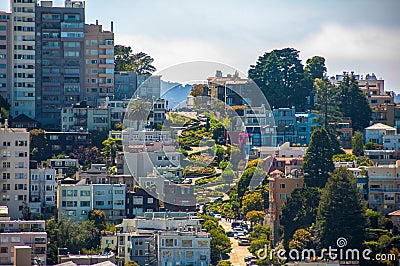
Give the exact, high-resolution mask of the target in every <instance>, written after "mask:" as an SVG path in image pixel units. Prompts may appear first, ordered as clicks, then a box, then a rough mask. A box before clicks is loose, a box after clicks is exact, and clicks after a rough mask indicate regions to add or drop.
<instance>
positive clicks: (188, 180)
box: [182, 178, 193, 184]
mask: <svg viewBox="0 0 400 266" xmlns="http://www.w3.org/2000/svg"><path fill="white" fill-rule="evenodd" d="M192 182H193V181H192V179H190V178H186V179H185V180H183V181H182V184H192Z"/></svg>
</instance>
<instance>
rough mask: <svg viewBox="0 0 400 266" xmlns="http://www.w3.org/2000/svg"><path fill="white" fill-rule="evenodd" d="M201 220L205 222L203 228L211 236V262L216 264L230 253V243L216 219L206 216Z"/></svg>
mask: <svg viewBox="0 0 400 266" xmlns="http://www.w3.org/2000/svg"><path fill="white" fill-rule="evenodd" d="M201 218H203V219H204V220H205V222H204V224H203V228H204V229H206V230H207V231H208V233H210V235H211V262H212V263H213V264H216V263H217V262H218V261H220V260H221V259H223V258H224V257H227V255H228V253H229V252H231V250H232V243H231V240H230V239H229V237H227V236H226V233H225V230H224V228H223V227H222V226H221V225H219V224H218V220H217V219H216V218H214V217H211V216H208V215H203V216H201Z"/></svg>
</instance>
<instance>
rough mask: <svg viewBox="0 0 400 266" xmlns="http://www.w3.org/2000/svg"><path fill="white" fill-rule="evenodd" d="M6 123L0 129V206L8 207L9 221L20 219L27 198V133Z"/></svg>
mask: <svg viewBox="0 0 400 266" xmlns="http://www.w3.org/2000/svg"><path fill="white" fill-rule="evenodd" d="M7 123H8V122H7V121H6V127H5V128H1V129H0V156H1V157H0V161H1V165H0V167H1V176H0V188H1V191H0V205H3V206H8V209H9V215H10V217H11V219H20V218H22V209H23V206H24V203H25V204H26V203H28V198H29V178H28V177H29V133H28V132H27V131H26V129H22V128H8V125H7Z"/></svg>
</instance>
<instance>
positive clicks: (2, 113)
mask: <svg viewBox="0 0 400 266" xmlns="http://www.w3.org/2000/svg"><path fill="white" fill-rule="evenodd" d="M10 107H11V105H10V104H9V103H8V101H7V100H6V99H4V98H3V96H1V95H0V122H1V123H4V121H5V119H8V118H10V115H9V111H10Z"/></svg>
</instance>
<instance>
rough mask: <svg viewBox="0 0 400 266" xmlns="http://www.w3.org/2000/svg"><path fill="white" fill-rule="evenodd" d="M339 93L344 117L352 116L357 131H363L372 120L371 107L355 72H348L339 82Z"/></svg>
mask: <svg viewBox="0 0 400 266" xmlns="http://www.w3.org/2000/svg"><path fill="white" fill-rule="evenodd" d="M338 89H339V93H340V98H341V99H342V101H341V103H340V110H341V112H342V114H343V116H344V117H350V118H351V122H352V124H353V129H354V130H355V131H362V130H363V129H364V128H365V127H367V126H368V125H369V121H370V120H371V114H372V111H371V108H370V107H369V104H368V100H367V97H366V96H365V94H364V93H363V92H362V91H361V89H360V88H359V87H358V82H357V80H356V79H355V77H354V75H353V74H350V75H349V74H346V75H344V77H343V80H342V81H340V83H339V87H338Z"/></svg>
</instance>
